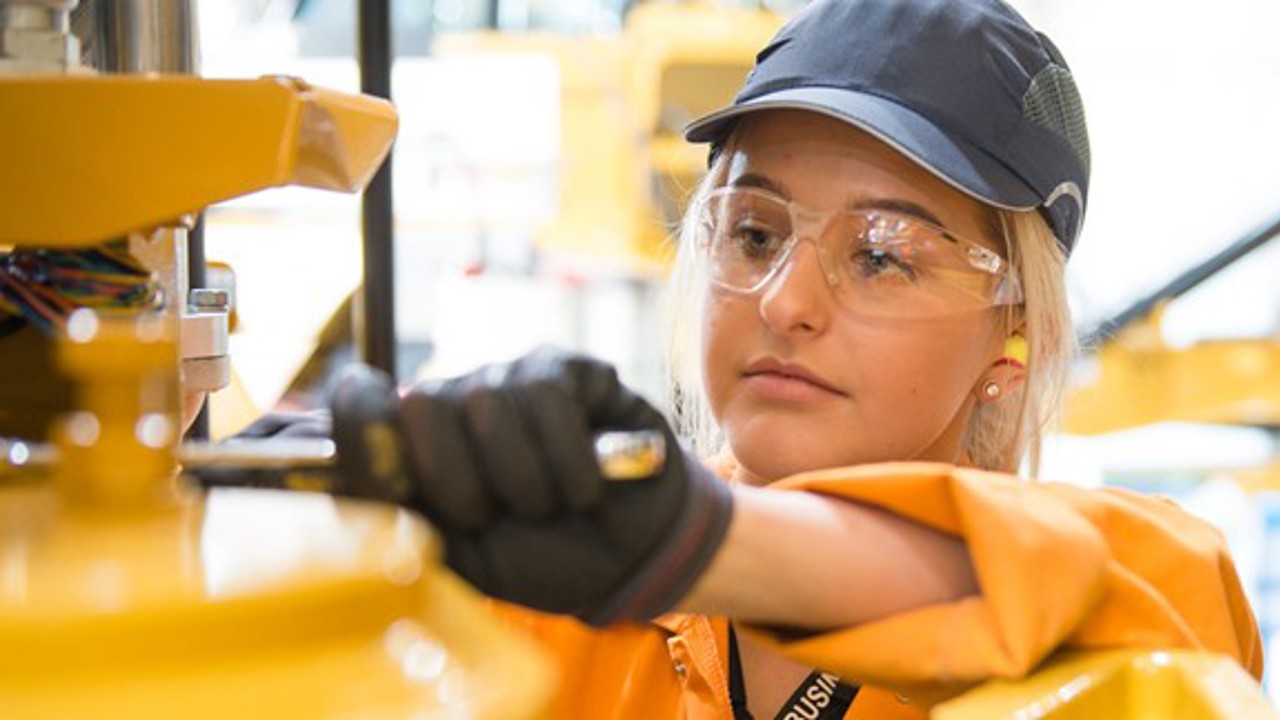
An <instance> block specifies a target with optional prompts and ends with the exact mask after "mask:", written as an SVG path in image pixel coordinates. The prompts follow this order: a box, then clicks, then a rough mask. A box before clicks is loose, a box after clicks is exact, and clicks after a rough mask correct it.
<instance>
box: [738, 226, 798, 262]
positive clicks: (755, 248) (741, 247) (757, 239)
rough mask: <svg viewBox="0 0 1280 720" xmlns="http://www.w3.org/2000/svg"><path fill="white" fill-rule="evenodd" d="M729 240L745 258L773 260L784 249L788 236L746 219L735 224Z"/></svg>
mask: <svg viewBox="0 0 1280 720" xmlns="http://www.w3.org/2000/svg"><path fill="white" fill-rule="evenodd" d="M728 240H729V244H730V245H731V246H732V247H733V248H734V249H735V250H737V251H738V252H739V253H741V254H742V255H743V256H744V257H749V258H771V257H773V256H774V255H776V254H777V253H778V251H779V250H780V249H781V248H782V245H783V243H784V242H785V241H786V235H785V234H783V233H780V232H778V231H776V230H774V229H773V228H771V227H769V226H767V225H765V224H763V223H760V222H757V221H755V220H754V219H744V220H741V221H739V222H736V223H734V225H733V227H732V228H731V229H730V232H729V238H728Z"/></svg>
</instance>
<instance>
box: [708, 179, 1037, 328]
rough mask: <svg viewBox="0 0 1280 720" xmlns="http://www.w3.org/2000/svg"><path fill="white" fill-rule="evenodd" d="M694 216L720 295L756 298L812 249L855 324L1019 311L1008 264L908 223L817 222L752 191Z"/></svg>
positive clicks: (866, 218)
mask: <svg viewBox="0 0 1280 720" xmlns="http://www.w3.org/2000/svg"><path fill="white" fill-rule="evenodd" d="M694 212H696V213H697V218H698V221H699V231H698V238H697V241H698V245H699V250H700V251H701V252H700V253H699V256H700V257H701V259H702V261H703V262H704V263H705V266H704V267H705V271H706V272H707V274H708V277H709V279H710V281H711V282H712V283H714V284H715V285H717V286H719V287H721V288H724V289H726V290H731V291H735V292H740V293H755V292H758V291H760V290H761V289H763V288H764V287H765V286H766V285H768V284H769V283H770V282H771V281H772V280H773V279H774V278H776V277H777V276H778V275H779V274H780V273H781V272H782V269H783V268H784V267H786V265H787V261H788V260H789V259H790V257H791V256H792V254H793V253H794V252H795V250H796V248H797V247H799V244H800V242H801V240H810V241H812V242H813V244H814V246H815V247H816V248H817V250H818V257H819V260H820V262H821V264H822V269H823V274H824V275H826V279H827V282H828V283H829V284H830V285H831V288H832V290H833V292H834V294H835V296H836V298H837V299H838V300H839V302H840V304H841V305H842V306H844V307H845V308H847V309H848V310H849V311H851V312H854V313H856V314H859V315H865V316H868V317H882V318H936V317H942V316H946V315H957V314H965V313H971V312H973V311H976V310H982V309H984V308H988V307H993V306H998V305H1016V304H1018V303H1021V302H1022V286H1021V284H1020V283H1019V281H1018V276H1017V274H1016V273H1015V271H1014V270H1013V268H1011V267H1010V266H1009V263H1008V261H1007V260H1005V259H1004V258H1002V257H1000V255H999V254H997V253H996V252H995V251H993V250H991V249H990V248H986V247H983V246H981V245H978V244H976V243H972V242H969V241H966V240H962V239H960V238H958V237H956V236H955V235H953V234H951V233H950V232H948V231H947V230H945V229H943V228H940V227H938V226H936V225H933V224H932V223H929V222H926V221H924V220H922V219H920V218H917V217H915V216H912V215H906V214H903V213H899V212H894V211H890V210H881V209H865V210H836V211H831V212H818V211H815V210H809V209H807V208H804V207H801V206H800V205H798V204H796V203H794V202H789V201H787V200H784V199H782V198H780V197H778V196H777V195H774V194H773V193H770V192H767V191H764V190H759V189H756V188H719V189H717V190H714V191H712V192H711V193H710V194H708V195H707V196H705V197H704V198H703V199H702V201H701V203H700V205H698V206H697V207H695V208H694Z"/></svg>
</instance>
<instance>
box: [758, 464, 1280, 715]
mask: <svg viewBox="0 0 1280 720" xmlns="http://www.w3.org/2000/svg"><path fill="white" fill-rule="evenodd" d="M774 487H777V488H780V489H790V490H806V491H811V492H818V493H823V494H827V495H832V496H838V497H842V498H846V499H849V500H854V501H857V502H861V503H866V504H870V505H875V506H878V507H881V508H884V509H886V510H889V511H891V512H893V513H895V514H898V515H900V516H904V517H907V518H910V519H912V520H915V521H916V522H919V523H922V524H924V525H927V526H929V527H932V528H935V529H937V530H940V531H942V532H945V533H950V534H953V535H956V536H958V537H960V538H962V539H963V540H964V541H965V543H966V544H967V547H968V549H969V553H970V556H971V559H972V563H973V568H974V572H975V574H976V577H977V581H978V586H979V588H980V592H979V594H978V595H976V596H972V597H967V598H963V599H961V600H958V601H956V602H952V603H946V604H941V605H934V606H929V607H925V608H920V609H917V610H912V611H908V612H903V613H900V614H896V615H893V616H889V617H886V618H883V619H880V620H877V621H873V622H869V623H864V624H861V625H857V626H854V627H847V628H837V629H833V630H830V631H827V632H822V633H818V634H810V635H805V636H803V637H798V638H797V637H793V636H789V635H785V634H783V633H778V632H773V631H770V630H769V629H766V628H756V629H757V630H759V631H760V632H761V633H762V634H763V635H764V636H765V637H766V638H767V639H769V641H770V642H772V643H776V646H777V648H778V650H779V651H780V652H782V653H784V654H786V655H788V656H790V657H792V658H793V659H796V660H798V661H801V662H805V663H807V664H809V665H811V666H816V667H821V668H824V669H826V670H828V671H830V672H834V673H836V674H839V675H841V676H842V677H847V678H853V679H858V680H861V681H862V682H866V683H870V684H873V685H880V686H883V687H888V688H894V689H899V690H901V691H903V692H914V693H918V694H919V696H920V697H932V698H935V699H939V698H942V697H947V696H950V695H952V694H955V693H956V692H959V691H960V690H962V689H964V688H965V687H967V686H969V685H972V684H974V683H976V682H979V681H981V680H985V679H988V678H991V677H1020V676H1023V675H1025V674H1026V673H1028V672H1029V671H1031V670H1032V669H1033V668H1034V667H1035V666H1036V665H1037V664H1039V662H1040V661H1041V660H1043V659H1044V658H1045V657H1046V656H1047V655H1048V654H1049V653H1051V652H1052V651H1054V650H1056V649H1058V648H1060V647H1065V648H1073V649H1101V648H1114V647H1120V646H1125V647H1150V648H1164V649H1179V648H1181V649H1194V650H1209V651H1213V652H1217V653H1222V654H1225V655H1228V656H1230V657H1232V658H1235V659H1236V660H1237V661H1238V662H1239V663H1240V664H1241V665H1242V666H1244V667H1245V668H1246V669H1247V670H1248V671H1249V672H1250V673H1252V674H1253V676H1254V677H1255V678H1257V677H1260V676H1261V672H1262V653H1261V644H1260V640H1259V636H1258V630H1257V625H1256V623H1255V621H1254V618H1253V615H1252V613H1251V612H1250V610H1249V606H1248V604H1247V602H1246V600H1245V597H1244V593H1243V592H1242V589H1241V586H1240V582H1239V579H1238V578H1237V576H1236V572H1235V568H1234V566H1233V565H1232V562H1231V558H1230V557H1229V555H1228V553H1227V549H1226V543H1225V541H1224V540H1223V538H1222V536H1221V534H1220V533H1219V532H1217V530H1215V529H1214V528H1213V527H1211V526H1210V525H1208V524H1207V523H1204V522H1202V521H1200V520H1198V519H1196V518H1194V517H1192V516H1191V515H1189V514H1187V513H1186V512H1184V511H1182V510H1180V509H1179V508H1178V507H1177V506H1176V505H1175V504H1174V503H1172V502H1171V501H1168V500H1164V499H1160V498H1156V497H1149V496H1144V495H1139V494H1137V493H1132V492H1127V491H1122V490H1085V489H1081V488H1076V487H1073V486H1068V485H1059V484H1041V483H1030V482H1026V481H1023V480H1020V479H1018V478H1014V477H1011V476H1008V475H1002V474H996V473H989V472H983V471H977V470H970V469H961V468H955V467H952V466H949V465H939V464H931V463H894V464H884V465H871V466H864V467H855V468H843V469H835V470H827V471H822V472H816V473H807V474H805V475H801V476H797V477H794V478H790V479H788V480H785V481H782V482H781V483H777V484H775V485H774ZM874 585H875V579H874V578H868V579H867V587H868V588H869V589H870V588H874ZM869 591H871V590H869Z"/></svg>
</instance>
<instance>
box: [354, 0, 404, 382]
mask: <svg viewBox="0 0 1280 720" xmlns="http://www.w3.org/2000/svg"><path fill="white" fill-rule="evenodd" d="M359 25H360V30H359V32H360V36H359V43H358V51H357V52H358V54H359V63H360V91H361V92H363V93H366V94H369V95H376V96H377V97H382V98H387V99H390V98H391V59H392V54H393V53H392V47H391V10H390V2H389V0H360V20H359ZM363 211H364V217H363V228H364V282H363V284H362V286H361V288H360V293H361V302H360V303H359V304H358V305H359V307H360V309H361V310H360V312H361V317H357V318H356V323H355V327H356V342H357V350H358V352H359V354H360V358H361V359H362V360H363V361H364V362H366V363H368V364H369V365H372V366H373V367H376V368H378V369H380V370H382V371H383V372H385V373H387V374H388V375H390V376H391V377H392V378H394V377H396V315H395V275H394V267H395V264H394V259H395V234H394V228H393V227H392V217H393V210H392V204H391V155H390V154H388V155H387V159H386V161H385V162H383V163H382V167H381V168H378V172H377V173H376V174H375V175H374V176H373V180H372V182H370V183H369V186H368V187H366V188H365V190H364V197H363Z"/></svg>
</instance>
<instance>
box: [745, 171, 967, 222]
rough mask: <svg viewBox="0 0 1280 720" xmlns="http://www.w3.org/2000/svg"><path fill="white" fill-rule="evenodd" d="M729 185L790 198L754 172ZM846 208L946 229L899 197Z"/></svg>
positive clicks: (776, 184)
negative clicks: (879, 212)
mask: <svg viewBox="0 0 1280 720" xmlns="http://www.w3.org/2000/svg"><path fill="white" fill-rule="evenodd" d="M729 185H730V186H731V187H749V188H757V189H760V190H767V191H769V192H771V193H773V194H775V195H779V196H781V197H783V198H786V199H787V200H790V199H791V193H789V192H787V187H786V185H783V184H782V183H780V182H777V181H776V180H773V179H771V178H767V177H765V176H764V175H757V174H755V173H745V174H743V175H740V176H738V177H736V178H734V179H733V181H732V182H730V183H729ZM845 209H846V210H888V211H891V212H897V213H902V214H904V215H911V216H913V217H916V218H919V219H921V220H924V221H925V222H927V223H930V224H933V225H937V226H938V227H940V228H942V229H944V230H947V229H948V228H947V226H946V224H945V223H943V222H942V220H940V219H938V216H937V215H934V214H933V213H932V212H930V211H929V210H928V209H927V208H925V207H924V206H923V205H920V204H919V203H914V202H911V201H910V200H903V199H900V198H856V199H854V200H851V201H850V202H849V203H847V204H846V205H845Z"/></svg>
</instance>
